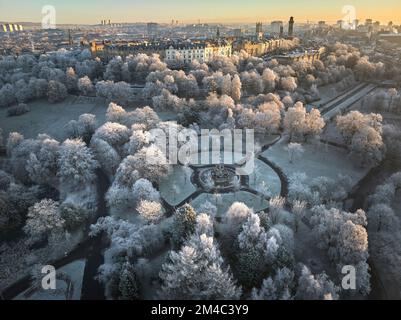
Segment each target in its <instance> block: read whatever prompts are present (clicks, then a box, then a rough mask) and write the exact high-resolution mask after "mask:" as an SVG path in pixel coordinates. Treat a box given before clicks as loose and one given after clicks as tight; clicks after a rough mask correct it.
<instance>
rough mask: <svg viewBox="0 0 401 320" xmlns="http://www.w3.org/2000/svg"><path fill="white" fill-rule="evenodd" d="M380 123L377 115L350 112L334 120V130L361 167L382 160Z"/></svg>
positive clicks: (380, 117)
mask: <svg viewBox="0 0 401 320" xmlns="http://www.w3.org/2000/svg"><path fill="white" fill-rule="evenodd" d="M382 121H383V118H382V116H381V115H379V114H374V113H371V114H366V115H365V114H362V113H360V112H359V111H351V112H349V113H348V114H346V115H344V116H338V117H337V118H336V128H337V130H338V131H339V132H340V133H341V134H342V136H343V138H344V140H345V142H346V143H347V144H348V145H349V148H350V151H351V154H352V155H355V156H357V158H358V159H359V160H360V162H361V164H362V165H375V164H377V163H378V162H380V161H381V160H382V158H383V153H384V143H383V139H382Z"/></svg>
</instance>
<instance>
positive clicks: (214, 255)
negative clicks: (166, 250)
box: [159, 234, 241, 300]
mask: <svg viewBox="0 0 401 320" xmlns="http://www.w3.org/2000/svg"><path fill="white" fill-rule="evenodd" d="M160 278H161V280H162V283H163V284H162V288H161V290H160V292H159V296H160V297H161V298H162V299H173V300H175V299H205V300H225V299H230V300H231V299H239V298H240V296H241V289H240V288H238V287H237V286H236V284H235V282H234V280H233V277H232V275H231V273H230V271H229V270H228V269H225V268H224V266H223V258H222V257H221V255H220V252H219V250H218V248H217V246H216V244H215V241H214V239H213V238H212V237H208V236H206V235H205V234H202V235H200V236H199V235H194V236H192V237H191V238H190V239H189V240H188V242H187V243H186V244H185V245H184V246H183V247H182V248H181V250H180V251H179V252H175V251H171V252H170V256H169V262H167V263H165V264H164V265H163V266H162V271H161V272H160Z"/></svg>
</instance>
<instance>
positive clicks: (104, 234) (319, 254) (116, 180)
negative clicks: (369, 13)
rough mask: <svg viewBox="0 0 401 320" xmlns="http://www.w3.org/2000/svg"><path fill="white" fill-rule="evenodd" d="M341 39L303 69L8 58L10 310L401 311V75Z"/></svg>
mask: <svg viewBox="0 0 401 320" xmlns="http://www.w3.org/2000/svg"><path fill="white" fill-rule="evenodd" d="M3 37H6V36H4V35H3ZM308 37H309V38H308ZM308 37H307V36H304V37H300V38H297V37H292V38H288V39H286V40H284V41H286V42H285V47H284V49H283V50H284V51H289V50H292V49H293V48H297V47H299V46H305V45H306V43H307V42H308V41H312V40H313V41H315V42H318V41H322V42H323V41H324V39H323V38H319V35H309V36H308ZM313 37H315V38H313ZM331 37H333V38H332V40H335V41H333V42H329V43H324V46H325V54H324V55H322V56H321V57H320V59H317V60H314V61H307V60H299V61H292V62H291V63H282V62H280V61H279V59H275V58H274V57H269V56H266V57H257V56H253V55H251V54H249V53H247V52H246V51H244V50H243V51H239V52H233V54H232V55H231V56H222V55H215V56H213V58H211V59H210V60H209V61H206V62H199V61H197V60H193V61H191V62H190V63H187V62H185V61H184V60H180V59H178V58H177V59H176V60H174V61H169V60H167V59H164V58H162V57H161V56H159V55H158V54H146V53H136V54H129V55H121V56H120V55H114V56H108V57H107V58H105V57H98V56H96V55H94V54H93V52H91V51H90V50H89V49H87V48H74V49H68V50H67V49H59V50H56V51H49V52H43V53H41V54H34V53H20V54H4V55H2V56H0V107H1V108H0V128H1V136H0V152H1V154H0V292H1V297H2V298H4V299H17V300H42V299H55V300H71V299H72V300H74V299H75V300H79V299H123V300H137V299H161V300H165V299H167V300H170V299H173V300H174V299H177V300H182V299H184V300H186V299H205V300H213V299H216V300H221V299H230V300H231V299H232V300H236V299H255V300H287V299H288V300H292V299H297V300H304V299H313V300H322V299H357V300H364V299H401V296H400V294H401V267H400V262H401V245H400V243H401V242H400V241H401V223H400V219H401V93H400V89H401V86H400V83H401V78H400V74H401V67H400V66H399V65H398V66H397V65H396V64H394V65H392V64H388V63H387V62H386V61H387V60H385V57H386V56H385V54H386V51H383V52H384V53H383V52H382V53H381V55H379V54H378V53H377V52H376V51H369V53H366V52H365V51H366V48H365V47H366V46H365V47H363V46H361V47H358V46H356V45H355V44H354V43H353V44H349V43H346V41H344V42H342V41H341V40H340V39H339V38H336V35H335V34H332V35H331ZM9 40H10V39H9ZM4 41H5V40H4ZM396 49H397V48H395V47H391V46H389V48H387V49H386V50H388V52H393V51H391V50H396ZM398 52H399V50H398ZM381 59H382V60H383V61H382V60H381ZM247 129H248V130H253V131H252V137H251V138H252V139H253V140H252V143H251V145H247V144H246V140H247V139H245V135H243V136H241V138H240V140H239V141H237V142H241V143H243V144H241V146H240V149H235V148H234V149H232V151H231V149H224V144H223V143H221V142H222V139H221V133H222V132H225V133H229V134H231V133H234V132H241V133H243V132H246V130H247ZM208 130H210V131H208ZM155 132H156V133H155ZM249 132H250V131H249ZM184 133H186V135H185V134H184ZM188 133H189V134H188ZM180 134H181V135H180ZM172 135H179V136H180V137H181V139H178V140H174V139H172ZM160 136H163V138H164V140H163V141H164V142H165V145H164V147H165V148H163V147H161V146H160V144H159V143H158V141H157V140H158V139H159V138H160ZM247 138H249V137H247ZM230 139H231V138H230ZM173 140H174V141H175V142H174V143H175V144H176V146H175V149H174V148H173V149H172V144H173V142H172V141H173ZM202 140H203V142H207V143H206V144H201V143H200V142H201V141H202ZM234 140H235V139H234ZM224 141H225V142H227V140H224ZM248 142H249V141H248ZM186 146H189V147H188V148H184V147H186ZM247 147H251V149H247ZM180 148H181V149H180ZM169 150H170V151H171V150H181V151H180V152H181V153H180V155H179V156H178V158H176V159H175V160H174V159H173V157H174V156H176V154H175V155H174V152H169ZM227 150H228V151H227ZM194 158H196V159H203V161H198V162H196V161H195V162H194V161H190V159H192V160H193V159H194ZM205 159H207V161H204V160H205ZM209 160H210V161H209ZM247 160H248V161H251V162H250V163H252V169H251V170H250V171H249V172H247V173H246V174H239V172H240V171H241V170H239V168H240V167H241V166H242V165H243V164H244V161H247ZM46 265H50V266H54V268H55V269H56V279H57V281H56V287H57V289H55V290H43V288H42V278H43V277H44V274H43V273H42V271H41V270H42V267H43V266H46ZM349 267H351V270H352V271H353V275H355V279H353V283H351V284H352V285H351V287H352V288H351V289H350V288H347V287H344V284H343V283H344V281H343V279H344V276H345V274H344V272H343V270H344V268H345V269H347V268H349ZM351 282H352V281H351Z"/></svg>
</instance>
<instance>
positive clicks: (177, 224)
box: [171, 204, 196, 248]
mask: <svg viewBox="0 0 401 320" xmlns="http://www.w3.org/2000/svg"><path fill="white" fill-rule="evenodd" d="M195 225H196V212H195V210H194V208H192V207H191V206H190V205H189V204H184V205H183V206H182V207H181V208H179V209H178V210H177V211H176V213H175V216H174V222H173V226H172V235H171V238H172V241H173V244H174V245H175V246H176V247H177V248H178V247H180V246H181V244H182V243H183V242H184V241H185V239H186V238H188V236H190V235H191V234H193V233H194V231H195Z"/></svg>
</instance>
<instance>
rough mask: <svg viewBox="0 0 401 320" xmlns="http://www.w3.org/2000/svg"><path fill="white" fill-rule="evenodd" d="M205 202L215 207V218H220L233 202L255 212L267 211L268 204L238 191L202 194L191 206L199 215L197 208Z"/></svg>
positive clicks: (254, 196)
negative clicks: (243, 204)
mask: <svg viewBox="0 0 401 320" xmlns="http://www.w3.org/2000/svg"><path fill="white" fill-rule="evenodd" d="M206 201H209V202H210V203H212V204H213V205H215V206H216V207H217V217H222V216H224V214H225V213H226V212H227V210H228V208H229V207H230V206H231V205H232V204H233V203H234V202H243V203H245V204H246V205H247V206H248V207H250V208H253V210H254V211H255V212H258V211H262V210H265V209H267V207H268V202H267V201H266V200H265V199H262V198H261V197H260V196H258V195H255V194H253V193H250V192H247V191H238V192H235V193H223V194H217V195H215V194H210V193H202V194H200V195H199V196H198V197H196V198H195V199H194V200H193V201H192V203H191V205H192V206H193V207H194V208H195V210H196V211H197V212H198V213H199V208H200V207H201V205H203V204H204V203H205V202H206Z"/></svg>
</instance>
